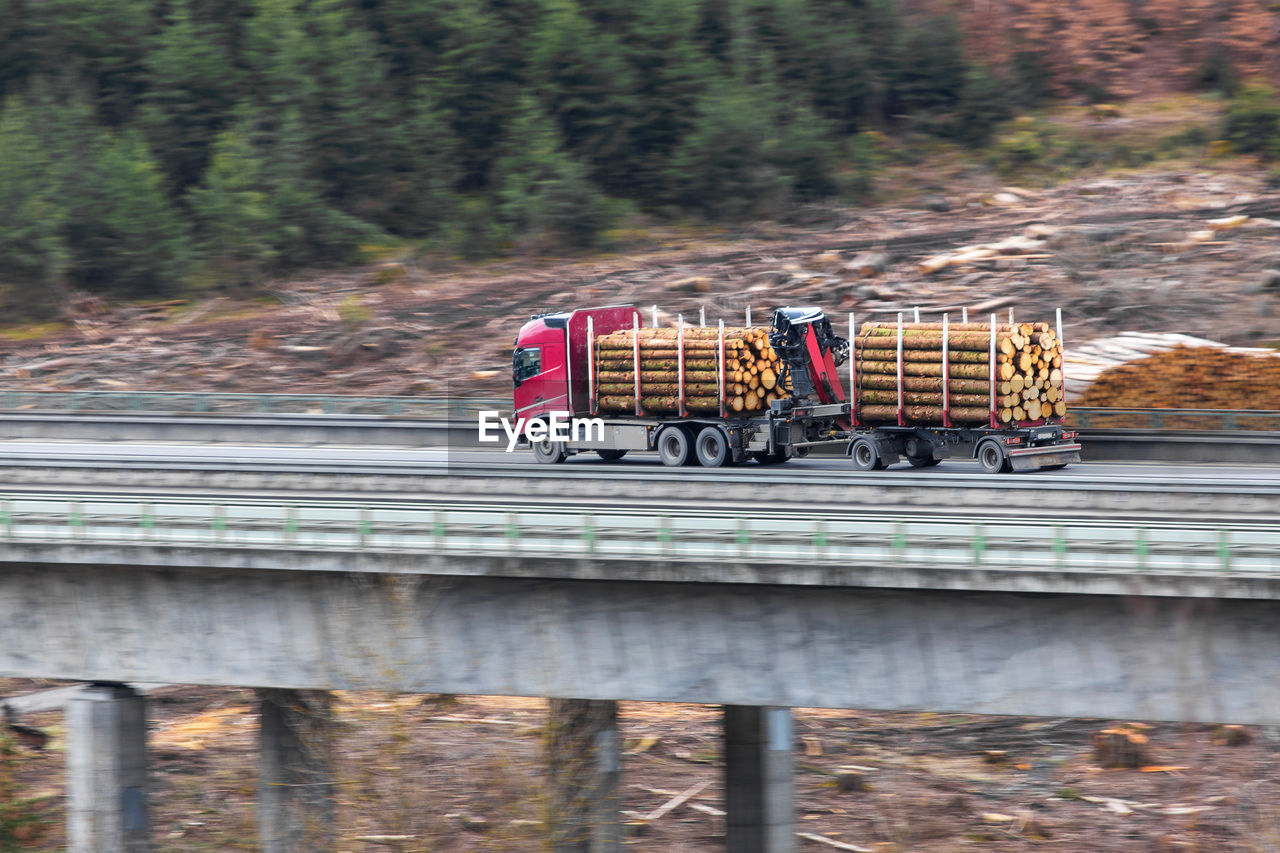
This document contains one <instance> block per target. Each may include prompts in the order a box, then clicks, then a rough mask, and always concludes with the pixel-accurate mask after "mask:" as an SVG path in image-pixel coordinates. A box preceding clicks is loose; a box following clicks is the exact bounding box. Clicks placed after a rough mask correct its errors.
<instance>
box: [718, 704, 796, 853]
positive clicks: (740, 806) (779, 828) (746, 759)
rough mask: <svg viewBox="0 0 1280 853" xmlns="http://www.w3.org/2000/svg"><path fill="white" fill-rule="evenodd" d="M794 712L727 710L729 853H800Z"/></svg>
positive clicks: (753, 708)
mask: <svg viewBox="0 0 1280 853" xmlns="http://www.w3.org/2000/svg"><path fill="white" fill-rule="evenodd" d="M792 740H793V736H792V728H791V709H790V708H769V707H756V706H751V705H725V706H724V800H725V807H724V810H725V812H726V814H725V828H726V839H725V849H726V850H727V851H728V853H792V851H794V850H795V849H796V834H795V815H794V811H795V781H794V778H793V761H792V754H791V744H792Z"/></svg>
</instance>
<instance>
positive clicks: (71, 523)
mask: <svg viewBox="0 0 1280 853" xmlns="http://www.w3.org/2000/svg"><path fill="white" fill-rule="evenodd" d="M67 526H68V527H70V528H71V530H72V531H73V532H74V533H75V535H76V536H77V538H84V511H83V510H82V509H81V507H80V502H79V501H76V502H75V503H73V504H71V511H70V512H69V513H67Z"/></svg>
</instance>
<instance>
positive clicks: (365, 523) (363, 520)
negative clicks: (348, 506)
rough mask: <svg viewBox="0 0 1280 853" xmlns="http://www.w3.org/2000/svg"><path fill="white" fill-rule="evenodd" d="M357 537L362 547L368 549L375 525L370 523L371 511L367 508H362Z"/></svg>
mask: <svg viewBox="0 0 1280 853" xmlns="http://www.w3.org/2000/svg"><path fill="white" fill-rule="evenodd" d="M357 535H358V537H359V540H360V547H361V548H365V547H368V545H369V537H370V536H372V535H373V525H372V524H371V523H370V522H369V510H368V508H366V507H361V508H360V526H359V528H358V534H357Z"/></svg>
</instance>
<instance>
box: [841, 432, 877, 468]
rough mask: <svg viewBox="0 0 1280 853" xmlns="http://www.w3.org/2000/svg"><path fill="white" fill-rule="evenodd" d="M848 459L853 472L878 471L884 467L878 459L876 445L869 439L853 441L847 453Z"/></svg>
mask: <svg viewBox="0 0 1280 853" xmlns="http://www.w3.org/2000/svg"><path fill="white" fill-rule="evenodd" d="M849 458H850V459H851V460H853V468H854V470H855V471H879V470H880V469H881V468H883V467H884V462H883V461H881V459H880V451H879V450H877V449H876V443H875V442H874V441H872V440H871V439H869V438H860V439H858V440H857V441H855V442H854V443H853V447H852V449H850V451H849Z"/></svg>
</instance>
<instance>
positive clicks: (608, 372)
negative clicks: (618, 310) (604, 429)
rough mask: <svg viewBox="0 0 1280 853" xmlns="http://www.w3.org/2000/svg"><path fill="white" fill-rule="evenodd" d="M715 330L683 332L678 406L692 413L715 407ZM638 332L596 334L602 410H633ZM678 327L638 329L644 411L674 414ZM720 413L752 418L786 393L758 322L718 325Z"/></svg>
mask: <svg viewBox="0 0 1280 853" xmlns="http://www.w3.org/2000/svg"><path fill="white" fill-rule="evenodd" d="M719 335H720V332H719V329H709V328H701V327H691V328H686V329H685V330H684V405H685V409H686V410H687V411H689V412H693V413H698V414H709V413H718V412H719V411H720V396H719V395H720V387H721V378H720V377H719V376H718V374H717V371H718V368H719V364H720V354H719V353H718V352H717V349H718V347H719ZM636 337H637V333H636V332H635V331H632V330H630V329H627V330H624V331H620V332H613V333H611V334H608V335H599V336H598V337H597V338H596V352H595V364H596V396H597V403H598V405H599V408H600V411H602V412H611V413H632V412H634V411H635V408H636V397H635V393H636V392H635V381H636V374H635V366H636V360H637V359H636ZM679 352H680V350H679V332H678V331H677V330H676V329H641V330H640V331H639V364H640V406H641V408H642V409H643V410H644V411H645V412H648V413H653V414H674V413H676V412H679V411H680V381H679V376H680V365H679ZM723 384H724V395H725V411H726V412H727V413H728V414H730V415H750V414H755V413H758V412H760V411H762V410H764V409H767V408H768V407H769V403H770V402H772V401H774V400H781V399H783V398H785V397H787V396H789V395H790V385H789V383H788V380H787V375H786V366H785V365H784V364H783V363H782V361H781V360H780V359H779V358H778V353H777V352H776V351H775V350H774V349H773V347H772V346H771V345H770V344H769V332H768V330H767V329H764V328H761V327H759V326H752V327H735V328H726V329H725V330H724V375H723Z"/></svg>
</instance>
